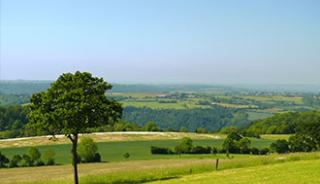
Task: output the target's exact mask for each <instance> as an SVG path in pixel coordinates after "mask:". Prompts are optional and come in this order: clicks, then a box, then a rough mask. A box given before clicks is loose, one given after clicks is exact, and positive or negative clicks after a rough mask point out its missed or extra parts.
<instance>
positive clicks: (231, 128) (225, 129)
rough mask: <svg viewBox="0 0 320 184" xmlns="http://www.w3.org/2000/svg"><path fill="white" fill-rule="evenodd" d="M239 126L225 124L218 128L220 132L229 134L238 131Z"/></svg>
mask: <svg viewBox="0 0 320 184" xmlns="http://www.w3.org/2000/svg"><path fill="white" fill-rule="evenodd" d="M239 131H240V130H239V128H238V127H236V126H226V127H223V128H221V129H220V131H219V132H220V133H222V134H230V133H232V132H235V133H239Z"/></svg>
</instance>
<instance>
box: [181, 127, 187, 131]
mask: <svg viewBox="0 0 320 184" xmlns="http://www.w3.org/2000/svg"><path fill="white" fill-rule="evenodd" d="M179 132H188V129H187V128H186V127H181V128H180V130H179Z"/></svg>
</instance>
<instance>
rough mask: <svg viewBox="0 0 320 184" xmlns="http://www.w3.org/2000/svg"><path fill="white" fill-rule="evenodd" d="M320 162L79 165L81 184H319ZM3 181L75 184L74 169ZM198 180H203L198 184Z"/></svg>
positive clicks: (274, 158) (245, 159) (4, 175)
mask: <svg viewBox="0 0 320 184" xmlns="http://www.w3.org/2000/svg"><path fill="white" fill-rule="evenodd" d="M319 159H320V153H319V152H315V153H294V154H285V155H278V154H273V155H268V156H239V157H237V156H236V157H235V158H233V159H224V158H221V159H220V164H219V170H218V171H214V170H215V159H171V160H148V161H125V162H113V163H98V164H80V165H79V173H80V182H81V183H87V184H89V183H90V184H95V183H99V184H102V183H117V184H119V183H143V182H151V181H158V182H156V183H165V182H168V183H171V182H172V183H185V182H187V183H213V182H216V180H215V179H217V177H218V176H220V177H219V180H221V183H222V184H223V183H234V182H235V181H236V182H238V181H239V182H240V181H241V182H242V183H265V182H264V181H265V180H263V179H264V177H266V178H268V177H269V178H271V179H276V178H277V176H278V177H279V178H280V179H282V178H288V181H294V178H295V175H294V174H298V176H299V177H303V176H305V177H308V178H309V179H308V180H307V181H309V183H317V181H319V180H316V179H317V178H319V173H320V172H319V168H320V167H319V164H320V161H319ZM280 163H281V164H280ZM298 163H302V164H298ZM309 166H310V167H309ZM238 168H241V169H238ZM288 170H289V171H291V172H292V173H291V174H292V175H290V173H289V172H287V171H288ZM212 171H214V172H212ZM260 172H264V173H260ZM300 172H303V173H300ZM190 174H192V175H190ZM187 175H189V176H187ZM287 175H288V176H287ZM215 176H216V177H215ZM255 177H256V178H255ZM290 177H293V179H290ZM0 178H1V183H3V184H6V183H32V184H40V183H41V184H42V183H47V184H58V183H59V184H66V183H71V182H72V171H71V165H63V166H50V167H33V168H13V169H1V170H0ZM197 178H200V179H201V180H199V182H198V180H196V179H197ZM169 179H170V180H169ZM171 179H172V180H171ZM241 179H243V180H241ZM271 179H270V181H272V182H273V183H279V181H286V180H284V179H282V180H274V181H273V180H271ZM289 179H290V180H289ZM296 179H297V178H296ZM213 180H214V181H213ZM232 181H233V182H232ZM251 181H252V182H251ZM267 181H269V180H267ZM297 181H303V180H297ZM217 183H220V182H217ZM280 183H281V182H280ZM288 183H291V182H288Z"/></svg>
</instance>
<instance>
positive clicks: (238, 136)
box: [227, 132, 242, 141]
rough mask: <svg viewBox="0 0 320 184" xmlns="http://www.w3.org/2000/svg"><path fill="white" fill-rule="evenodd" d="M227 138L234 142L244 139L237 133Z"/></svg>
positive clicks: (232, 133)
mask: <svg viewBox="0 0 320 184" xmlns="http://www.w3.org/2000/svg"><path fill="white" fill-rule="evenodd" d="M227 138H229V139H231V140H234V141H239V140H240V139H242V136H241V135H240V134H238V133H237V132H231V133H230V134H228V136H227Z"/></svg>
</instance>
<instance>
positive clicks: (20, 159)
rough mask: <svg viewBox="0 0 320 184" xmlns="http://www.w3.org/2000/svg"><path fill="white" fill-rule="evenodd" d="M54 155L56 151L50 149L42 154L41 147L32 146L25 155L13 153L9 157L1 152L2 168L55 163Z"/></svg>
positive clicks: (0, 166)
mask: <svg viewBox="0 0 320 184" xmlns="http://www.w3.org/2000/svg"><path fill="white" fill-rule="evenodd" d="M54 156H55V152H54V151H52V150H48V151H46V152H44V153H43V154H41V152H40V151H39V149H37V148H36V147H30V148H29V149H28V151H27V152H26V153H25V154H23V155H19V154H16V155H13V157H12V158H11V159H9V158H7V157H6V156H5V155H4V154H2V153H1V152H0V168H3V167H10V168H12V167H32V166H44V165H54V164H55V160H54Z"/></svg>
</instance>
